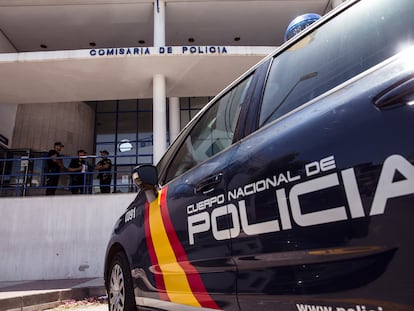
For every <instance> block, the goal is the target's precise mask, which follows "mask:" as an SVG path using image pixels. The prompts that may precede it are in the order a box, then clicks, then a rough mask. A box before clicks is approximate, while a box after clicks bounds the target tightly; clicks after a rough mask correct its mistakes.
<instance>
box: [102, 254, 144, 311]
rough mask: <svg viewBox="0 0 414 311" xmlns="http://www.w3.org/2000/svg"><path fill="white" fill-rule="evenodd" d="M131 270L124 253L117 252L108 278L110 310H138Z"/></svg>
mask: <svg viewBox="0 0 414 311" xmlns="http://www.w3.org/2000/svg"><path fill="white" fill-rule="evenodd" d="M134 296H135V295H134V290H133V287H132V277H131V270H130V269H129V264H128V260H127V258H126V256H125V254H124V253H122V252H119V253H117V254H115V256H114V257H113V259H112V261H111V265H110V270H109V279H108V306H109V311H136V310H137V307H136V304H135V298H134Z"/></svg>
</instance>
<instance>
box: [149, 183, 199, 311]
mask: <svg viewBox="0 0 414 311" xmlns="http://www.w3.org/2000/svg"><path fill="white" fill-rule="evenodd" d="M166 192H167V189H166V188H164V189H163V190H162V191H161V193H160V196H159V197H158V200H154V201H153V202H151V203H150V208H149V209H150V211H149V217H148V218H149V230H150V234H151V239H152V244H153V247H154V250H155V255H156V257H157V262H158V264H159V267H160V270H161V273H162V275H163V279H164V284H165V289H166V291H167V295H168V297H169V299H170V301H171V302H175V303H181V304H186V305H191V306H197V307H200V304H199V302H198V300H197V299H196V297H195V296H194V295H193V292H192V290H191V287H190V285H189V283H188V280H187V276H186V274H185V271H184V270H183V269H182V267H181V266H180V265H179V264H178V262H177V258H176V256H175V253H174V249H173V247H172V245H171V244H170V241H169V239H168V234H171V232H168V233H167V231H166V228H165V225H164V223H163V219H162V215H161V209H160V208H161V205H165V194H166Z"/></svg>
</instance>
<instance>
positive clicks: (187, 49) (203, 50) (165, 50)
mask: <svg viewBox="0 0 414 311" xmlns="http://www.w3.org/2000/svg"><path fill="white" fill-rule="evenodd" d="M227 50H228V48H227V47H225V46H161V47H123V48H102V49H91V50H89V55H90V56H92V57H99V56H132V55H168V54H175V55H180V54H181V55H194V54H196V55H216V54H227V53H228V51H227Z"/></svg>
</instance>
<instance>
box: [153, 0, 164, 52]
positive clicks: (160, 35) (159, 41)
mask: <svg viewBox="0 0 414 311" xmlns="http://www.w3.org/2000/svg"><path fill="white" fill-rule="evenodd" d="M164 45H165V2H164V0H156V1H154V46H157V47H159V46H164Z"/></svg>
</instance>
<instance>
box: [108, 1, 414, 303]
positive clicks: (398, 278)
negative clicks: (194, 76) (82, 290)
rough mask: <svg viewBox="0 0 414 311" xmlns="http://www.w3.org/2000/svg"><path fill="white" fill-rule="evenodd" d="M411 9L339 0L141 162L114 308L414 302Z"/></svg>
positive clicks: (117, 257)
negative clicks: (150, 160)
mask: <svg viewBox="0 0 414 311" xmlns="http://www.w3.org/2000/svg"><path fill="white" fill-rule="evenodd" d="M413 16H414V1H412V0H394V1H392V2H391V1H389V0H375V1H374V0H371V1H370V0H361V1H347V2H346V3H345V4H343V5H341V6H340V7H338V8H337V9H336V10H333V11H332V12H330V13H329V14H327V15H326V16H324V17H323V18H321V19H319V20H318V21H317V22H315V23H313V24H312V25H311V26H309V27H308V28H306V29H305V30H303V31H302V32H300V33H299V34H297V35H295V36H294V37H293V38H292V39H290V40H289V41H287V42H286V43H285V44H283V45H282V46H281V47H280V48H278V49H277V50H276V51H275V52H274V53H273V54H272V55H269V56H268V57H266V58H265V59H263V60H262V61H261V62H260V63H259V64H257V65H256V66H254V67H253V68H251V69H250V70H249V71H248V72H246V73H245V74H244V75H243V76H242V77H240V78H239V79H238V80H237V81H235V82H234V83H233V84H231V85H230V86H229V87H227V88H226V89H225V90H224V91H222V92H221V93H220V94H219V95H218V96H216V97H215V98H214V99H213V100H212V101H211V102H210V103H209V104H208V105H207V106H206V107H205V108H204V109H203V110H202V111H200V113H199V114H198V115H197V116H196V117H195V118H194V119H193V120H192V121H191V122H190V123H189V124H188V126H186V127H185V128H184V129H183V131H182V132H181V134H180V135H179V137H178V138H177V139H176V140H175V141H174V143H173V144H172V145H171V146H170V148H169V149H168V150H167V152H166V153H165V155H164V157H163V158H162V159H161V161H160V162H159V163H158V165H157V166H156V167H155V166H151V165H143V166H139V167H137V168H136V171H135V172H134V175H133V178H134V180H135V182H136V184H137V185H138V186H139V187H140V189H141V191H140V192H139V193H138V194H137V196H136V199H135V200H134V201H133V202H132V203H131V204H130V206H129V207H128V208H127V210H126V211H125V214H124V215H122V217H120V218H119V220H118V222H117V223H116V225H115V228H114V231H113V234H112V237H111V239H110V241H109V245H108V248H107V253H106V263H105V284H106V288H107V291H108V295H109V308H110V310H135V309H136V308H137V309H138V310H180V311H181V310H184V311H186V310H278V311H284V310H286V311H312V310H315V311H398V310H401V311H402V310H414V296H413V295H414V269H413V263H414V247H413V243H414V242H413V241H414V229H413V228H414V166H413V163H414V139H413V133H414V106H412V104H413V103H414V18H413Z"/></svg>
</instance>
